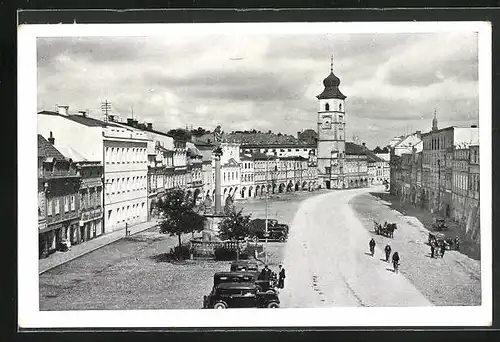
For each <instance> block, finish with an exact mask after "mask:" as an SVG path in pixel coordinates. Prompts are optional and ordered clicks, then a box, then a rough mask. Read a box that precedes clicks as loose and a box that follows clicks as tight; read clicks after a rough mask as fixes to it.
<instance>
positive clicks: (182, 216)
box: [157, 188, 205, 259]
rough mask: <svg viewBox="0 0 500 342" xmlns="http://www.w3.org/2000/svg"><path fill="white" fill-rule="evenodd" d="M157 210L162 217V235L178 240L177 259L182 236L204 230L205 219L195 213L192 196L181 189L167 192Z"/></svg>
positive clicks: (180, 256) (180, 255)
mask: <svg viewBox="0 0 500 342" xmlns="http://www.w3.org/2000/svg"><path fill="white" fill-rule="evenodd" d="M157 205H158V210H159V211H160V213H161V214H162V215H161V216H160V217H163V219H162V221H161V223H160V231H161V232H162V233H170V235H172V236H174V235H177V237H178V239H179V259H180V258H182V254H181V247H182V242H181V236H182V234H187V233H193V232H200V231H202V230H203V228H204V223H205V217H204V216H203V215H200V214H198V213H197V212H196V211H195V209H196V208H195V203H194V200H193V195H191V193H188V192H186V190H184V189H181V188H174V189H170V190H168V191H167V193H166V194H165V200H164V201H161V200H160V201H158V204H157Z"/></svg>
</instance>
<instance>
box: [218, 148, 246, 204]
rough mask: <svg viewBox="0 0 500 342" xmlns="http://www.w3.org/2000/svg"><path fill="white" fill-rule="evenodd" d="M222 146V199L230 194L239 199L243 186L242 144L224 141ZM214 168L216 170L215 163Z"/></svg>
mask: <svg viewBox="0 0 500 342" xmlns="http://www.w3.org/2000/svg"><path fill="white" fill-rule="evenodd" d="M221 148H222V156H221V160H220V164H221V187H222V188H221V192H222V200H223V201H225V200H226V199H227V197H228V196H231V197H232V198H233V199H238V198H240V196H239V195H240V194H239V190H240V188H241V178H240V176H241V174H240V144H235V143H222V144H221ZM213 169H214V170H215V164H214V165H213Z"/></svg>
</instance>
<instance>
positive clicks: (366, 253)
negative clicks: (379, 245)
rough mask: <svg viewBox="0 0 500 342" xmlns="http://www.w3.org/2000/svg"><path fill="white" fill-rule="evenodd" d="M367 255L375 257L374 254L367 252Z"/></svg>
mask: <svg viewBox="0 0 500 342" xmlns="http://www.w3.org/2000/svg"><path fill="white" fill-rule="evenodd" d="M365 255H369V256H373V255H372V253H368V252H365Z"/></svg>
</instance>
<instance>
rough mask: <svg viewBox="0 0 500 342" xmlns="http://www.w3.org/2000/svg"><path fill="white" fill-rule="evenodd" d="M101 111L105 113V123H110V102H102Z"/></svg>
mask: <svg viewBox="0 0 500 342" xmlns="http://www.w3.org/2000/svg"><path fill="white" fill-rule="evenodd" d="M101 110H102V112H103V113H104V118H105V119H104V121H105V122H108V114H109V112H110V111H111V102H108V100H104V102H101Z"/></svg>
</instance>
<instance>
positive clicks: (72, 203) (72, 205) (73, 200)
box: [71, 195, 75, 211]
mask: <svg viewBox="0 0 500 342" xmlns="http://www.w3.org/2000/svg"><path fill="white" fill-rule="evenodd" d="M71 210H72V211H74V210H75V195H72V196H71Z"/></svg>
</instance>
